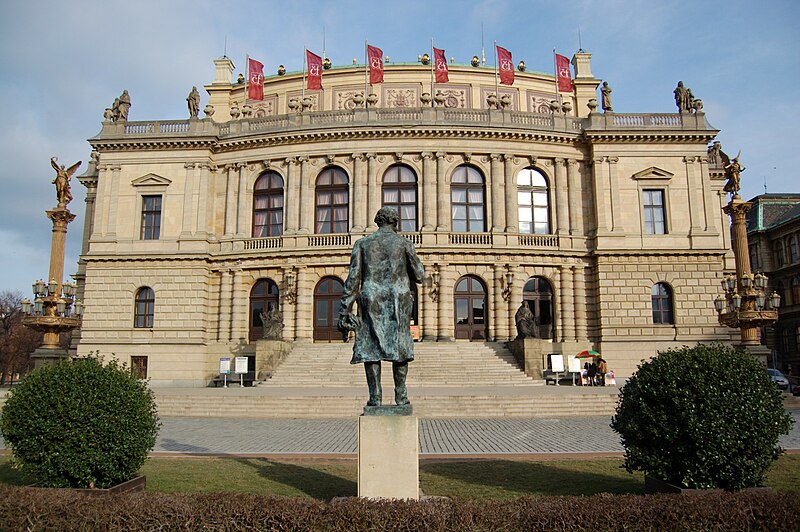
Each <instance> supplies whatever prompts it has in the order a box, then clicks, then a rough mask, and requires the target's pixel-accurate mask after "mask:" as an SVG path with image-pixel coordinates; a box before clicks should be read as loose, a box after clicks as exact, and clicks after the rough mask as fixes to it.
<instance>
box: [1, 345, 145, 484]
mask: <svg viewBox="0 0 800 532" xmlns="http://www.w3.org/2000/svg"><path fill="white" fill-rule="evenodd" d="M160 425H161V423H160V421H159V420H158V416H157V414H156V406H155V401H154V399H153V392H152V391H151V390H150V389H149V388H148V387H147V382H146V381H142V380H139V379H137V378H136V377H135V376H134V375H132V374H131V372H130V370H129V369H128V368H127V367H126V366H125V365H124V364H122V365H120V364H119V363H118V362H117V361H113V360H112V361H111V362H109V363H107V364H104V363H103V361H102V359H100V358H97V357H94V356H90V357H87V358H80V359H76V360H73V361H66V362H61V363H58V364H56V365H53V366H49V367H43V368H40V369H37V370H35V371H32V372H31V373H29V374H28V375H27V376H26V377H25V379H24V380H23V381H22V382H21V383H20V384H19V385H18V386H16V387H15V388H14V389H13V390H12V391H11V393H10V394H9V395H8V398H7V400H6V404H5V405H4V406H3V409H2V414H1V415H0V434H2V436H3V438H4V439H5V441H6V443H7V445H8V446H9V447H10V449H11V451H12V453H13V463H14V465H15V467H18V468H20V469H21V470H22V471H23V472H25V473H28V474H30V475H31V476H32V477H33V478H35V479H36V481H37V485H39V486H46V487H59V488H62V487H70V488H90V489H95V488H109V487H112V486H115V485H118V484H120V483H123V482H126V481H130V480H131V479H133V478H134V476H135V475H136V472H137V471H138V470H139V468H140V467H141V466H142V464H143V463H144V461H145V460H146V459H147V455H148V453H149V452H150V450H152V448H153V446H154V445H155V441H156V434H157V433H158V429H159V427H160ZM140 483H141V484H142V485H143V482H140Z"/></svg>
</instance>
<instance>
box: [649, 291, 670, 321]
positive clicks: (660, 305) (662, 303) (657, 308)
mask: <svg viewBox="0 0 800 532" xmlns="http://www.w3.org/2000/svg"><path fill="white" fill-rule="evenodd" d="M650 293H651V295H652V302H653V323H655V324H660V325H671V324H673V323H675V320H674V318H673V317H672V290H671V289H670V287H669V285H667V283H656V284H654V285H653V288H652V289H651V291H650Z"/></svg>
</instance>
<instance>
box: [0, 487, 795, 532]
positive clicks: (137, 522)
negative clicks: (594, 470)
mask: <svg viewBox="0 0 800 532" xmlns="http://www.w3.org/2000/svg"><path fill="white" fill-rule="evenodd" d="M799 509H800V493H798V492H772V491H768V490H767V491H756V492H739V493H728V492H707V493H702V494H700V495H697V496H688V497H687V496H674V495H652V496H641V495H616V496H611V495H596V496H592V497H541V498H521V499H516V500H511V501H493V500H485V501H476V500H448V499H440V500H431V501H419V502H415V501H367V500H363V499H357V498H348V499H344V500H342V501H341V502H334V503H330V504H328V503H324V502H320V501H316V500H313V499H300V498H287V497H264V496H258V495H253V494H243V493H224V494H213V493H212V494H164V493H146V494H123V495H118V496H114V497H87V496H83V495H81V494H78V493H74V492H70V491H67V490H46V489H34V488H10V487H0V523H3V527H4V529H7V530H108V531H112V530H113V531H116V530H126V531H127V530H231V531H234V530H235V531H238V530H283V531H291V530H298V531H299V530H303V531H306V530H313V531H335V532H341V531H351V530H352V531H362V530H363V531H375V530H381V531H392V530H403V531H416V530H421V531H431V532H432V531H450V530H452V531H459V532H463V531H482V530H487V531H488V530H491V531H515V532H516V531H520V530H593V531H594V530H597V531H602V530H631V531H635V530H648V531H652V530H670V531H692V532H695V531H702V530H726V531H736V530H793V529H796V528H797V523H798V522H800V510H799Z"/></svg>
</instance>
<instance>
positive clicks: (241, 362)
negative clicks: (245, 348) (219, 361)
mask: <svg viewBox="0 0 800 532" xmlns="http://www.w3.org/2000/svg"><path fill="white" fill-rule="evenodd" d="M233 361H234V365H233V366H234V370H233V371H234V373H236V374H237V375H238V374H240V373H247V357H236V358H234V359H233Z"/></svg>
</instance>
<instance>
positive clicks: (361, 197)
mask: <svg viewBox="0 0 800 532" xmlns="http://www.w3.org/2000/svg"><path fill="white" fill-rule="evenodd" d="M352 158H353V162H354V165H355V168H354V171H353V176H354V177H353V195H352V196H351V197H352V198H353V199H354V200H355V201H353V202H352V204H353V223H352V228H353V229H352V230H353V232H355V233H361V232H363V231H364V230H365V229H366V227H367V208H366V205H367V165H366V163H365V162H364V154H363V153H354V154H353V155H352Z"/></svg>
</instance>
